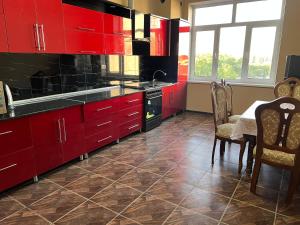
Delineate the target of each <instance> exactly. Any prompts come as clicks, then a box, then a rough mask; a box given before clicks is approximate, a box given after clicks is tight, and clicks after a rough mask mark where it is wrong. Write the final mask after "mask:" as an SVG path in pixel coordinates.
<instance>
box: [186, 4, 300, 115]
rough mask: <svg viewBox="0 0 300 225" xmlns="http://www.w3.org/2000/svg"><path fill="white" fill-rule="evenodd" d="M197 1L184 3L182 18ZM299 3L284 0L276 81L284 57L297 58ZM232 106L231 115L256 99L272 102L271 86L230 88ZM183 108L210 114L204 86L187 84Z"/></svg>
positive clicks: (281, 72) (209, 99)
mask: <svg viewBox="0 0 300 225" xmlns="http://www.w3.org/2000/svg"><path fill="white" fill-rule="evenodd" d="M200 1H201V0H184V1H183V8H182V16H183V18H185V19H188V17H189V15H190V14H189V12H190V8H189V4H190V3H195V2H200ZM207 1H209V0H207ZM299 9H300V1H298V0H286V8H285V16H284V23H283V31H282V38H281V43H280V52H279V61H278V69H277V74H276V80H277V81H280V80H282V79H283V77H284V71H285V60H286V56H287V55H290V54H295V55H300V42H299V40H300V29H299V24H300V13H299ZM233 94H234V96H233V106H234V112H235V113H242V112H243V111H244V110H245V109H247V107H248V106H249V105H251V104H252V103H253V102H254V101H256V100H272V99H274V94H273V88H272V87H252V86H241V85H234V86H233ZM187 109H188V110H193V111H201V112H211V111H212V107H211V98H210V94H209V84H208V83H189V85H188V97H187Z"/></svg>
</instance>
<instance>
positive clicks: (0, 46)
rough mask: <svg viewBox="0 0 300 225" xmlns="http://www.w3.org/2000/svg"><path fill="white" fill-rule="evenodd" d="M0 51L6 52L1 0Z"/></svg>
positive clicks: (0, 1) (6, 45)
mask: <svg viewBox="0 0 300 225" xmlns="http://www.w3.org/2000/svg"><path fill="white" fill-rule="evenodd" d="M0 52H8V44H7V35H6V27H5V17H4V11H3V2H2V0H0Z"/></svg>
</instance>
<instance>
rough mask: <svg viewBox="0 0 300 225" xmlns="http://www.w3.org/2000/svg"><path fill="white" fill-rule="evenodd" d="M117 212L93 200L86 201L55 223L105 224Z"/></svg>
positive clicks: (76, 224) (75, 224)
mask: <svg viewBox="0 0 300 225" xmlns="http://www.w3.org/2000/svg"><path fill="white" fill-rule="evenodd" d="M116 215H117V214H115V213H113V212H112V211H110V210H107V209H105V208H103V207H101V206H99V205H97V204H95V203H93V202H85V203H83V204H82V205H80V206H79V207H78V208H76V209H75V210H73V211H72V212H70V213H68V214H67V215H65V216H64V217H62V218H61V219H59V220H58V221H57V222H56V223H55V224H59V225H63V224H72V225H82V224H97V225H105V224H107V223H108V222H109V221H111V220H112V219H113V218H114V217H115V216H116Z"/></svg>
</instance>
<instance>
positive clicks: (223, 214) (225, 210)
mask: <svg viewBox="0 0 300 225" xmlns="http://www.w3.org/2000/svg"><path fill="white" fill-rule="evenodd" d="M240 183H241V179H240V181H239V182H238V184H237V185H236V187H235V189H234V191H233V193H232V195H231V197H230V199H229V202H228V203H227V206H226V207H225V209H224V212H223V213H222V216H221V218H220V220H219V223H218V225H220V224H221V222H222V220H223V218H224V216H225V214H226V212H227V209H228V207H229V205H230V203H231V201H232V199H233V196H234V195H235V192H236V190H237V189H238V186H239V184H240Z"/></svg>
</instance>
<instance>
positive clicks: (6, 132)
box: [0, 130, 13, 136]
mask: <svg viewBox="0 0 300 225" xmlns="http://www.w3.org/2000/svg"><path fill="white" fill-rule="evenodd" d="M12 132H13V131H12V130H9V131H5V132H3V133H0V136H1V135H6V134H11V133H12Z"/></svg>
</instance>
